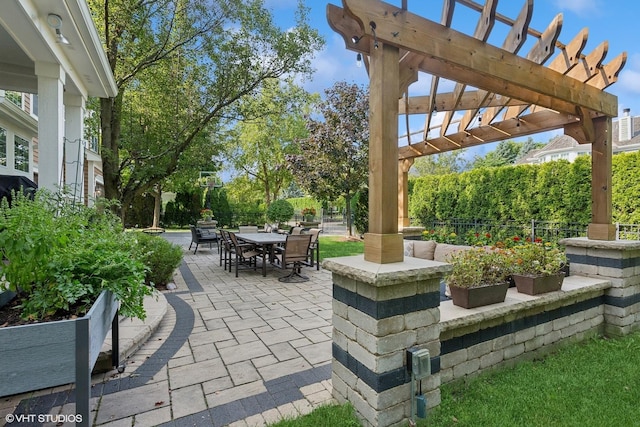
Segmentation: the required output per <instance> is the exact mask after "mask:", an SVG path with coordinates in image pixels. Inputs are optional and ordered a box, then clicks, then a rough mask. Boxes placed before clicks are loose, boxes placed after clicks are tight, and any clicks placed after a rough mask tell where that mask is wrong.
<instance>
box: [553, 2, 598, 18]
mask: <svg viewBox="0 0 640 427" xmlns="http://www.w3.org/2000/svg"><path fill="white" fill-rule="evenodd" d="M555 4H556V6H557V7H558V8H559V9H562V10H570V11H571V12H573V13H575V14H576V15H578V16H588V15H590V14H593V13H596V12H599V10H600V1H599V0H555Z"/></svg>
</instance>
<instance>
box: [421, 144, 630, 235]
mask: <svg viewBox="0 0 640 427" xmlns="http://www.w3.org/2000/svg"><path fill="white" fill-rule="evenodd" d="M638 177H640V152H635V153H625V154H618V155H615V156H614V157H613V195H612V198H613V220H614V222H620V223H640V210H639V209H638V208H639V207H640V179H638ZM409 188H410V189H411V193H410V195H409V211H410V215H411V216H412V217H413V218H416V219H417V220H418V221H419V222H420V223H423V224H425V223H428V222H430V221H434V220H446V219H450V218H465V219H479V218H483V219H484V218H486V219H495V220H530V219H536V220H541V221H560V222H577V223H584V224H587V223H589V222H590V221H591V158H590V157H589V156H580V157H578V158H577V159H576V160H575V162H573V163H569V162H567V161H564V160H559V161H555V162H548V163H543V164H541V165H518V166H505V167H499V168H480V169H474V170H471V171H468V172H464V173H461V174H449V175H430V176H423V177H420V178H415V179H412V182H411V185H410V187H409Z"/></svg>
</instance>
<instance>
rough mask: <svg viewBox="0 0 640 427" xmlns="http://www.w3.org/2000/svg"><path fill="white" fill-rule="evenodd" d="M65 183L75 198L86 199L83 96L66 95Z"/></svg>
mask: <svg viewBox="0 0 640 427" xmlns="http://www.w3.org/2000/svg"><path fill="white" fill-rule="evenodd" d="M64 101H65V107H66V108H65V135H66V138H65V139H66V143H65V146H64V158H65V166H64V167H65V171H64V174H65V185H66V186H67V190H68V191H69V194H70V195H71V196H72V197H73V200H75V201H77V202H82V201H83V200H84V187H85V185H86V183H85V182H84V144H83V142H82V140H83V137H84V112H85V100H84V98H83V97H82V96H65V97H64Z"/></svg>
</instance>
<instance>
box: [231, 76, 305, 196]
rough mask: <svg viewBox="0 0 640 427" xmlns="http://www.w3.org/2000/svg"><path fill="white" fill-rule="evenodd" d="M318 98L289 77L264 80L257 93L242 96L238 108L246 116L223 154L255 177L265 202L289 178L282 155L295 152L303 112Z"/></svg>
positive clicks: (283, 185) (251, 176) (301, 130)
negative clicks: (295, 142)
mask: <svg viewBox="0 0 640 427" xmlns="http://www.w3.org/2000/svg"><path fill="white" fill-rule="evenodd" d="M316 98H317V95H316V96H313V95H311V94H309V93H307V92H305V91H304V90H303V89H302V88H300V87H298V86H296V85H295V84H294V83H293V81H292V80H291V79H288V80H286V81H278V80H272V81H269V82H265V84H264V86H263V87H262V89H261V90H260V92H259V94H257V96H256V97H253V98H249V97H245V98H243V99H242V101H241V109H242V110H243V111H244V112H245V114H247V115H248V116H249V117H254V118H253V119H251V118H249V119H247V120H244V121H240V122H238V124H237V125H236V127H235V129H234V132H232V133H230V135H229V141H228V143H227V144H226V145H227V153H226V156H227V158H228V160H229V161H230V162H231V164H232V165H233V167H234V168H235V169H236V170H238V171H241V172H243V173H245V174H246V175H248V176H249V177H250V178H251V179H252V180H254V181H256V182H257V183H258V184H259V185H260V188H261V189H262V192H263V194H264V201H265V203H266V205H267V206H269V204H270V203H271V201H272V200H276V199H277V198H278V197H279V196H280V193H281V192H282V191H283V190H284V189H285V188H287V187H288V186H289V184H290V183H291V181H292V176H291V172H290V171H289V170H288V169H287V168H286V167H285V155H286V154H293V153H295V150H296V146H295V145H294V141H295V140H296V139H300V138H304V137H305V136H306V133H307V131H306V128H305V123H306V115H308V114H309V111H310V108H311V107H310V105H311V103H312V102H313V100H314V99H316Z"/></svg>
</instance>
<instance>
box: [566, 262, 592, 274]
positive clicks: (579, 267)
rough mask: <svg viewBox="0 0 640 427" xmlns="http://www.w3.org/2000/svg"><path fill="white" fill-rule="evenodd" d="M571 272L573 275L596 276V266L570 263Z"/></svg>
mask: <svg viewBox="0 0 640 427" xmlns="http://www.w3.org/2000/svg"><path fill="white" fill-rule="evenodd" d="M571 274H572V275H574V276H576V275H577V276H596V275H597V274H598V266H597V265H590V264H577V263H572V264H571Z"/></svg>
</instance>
